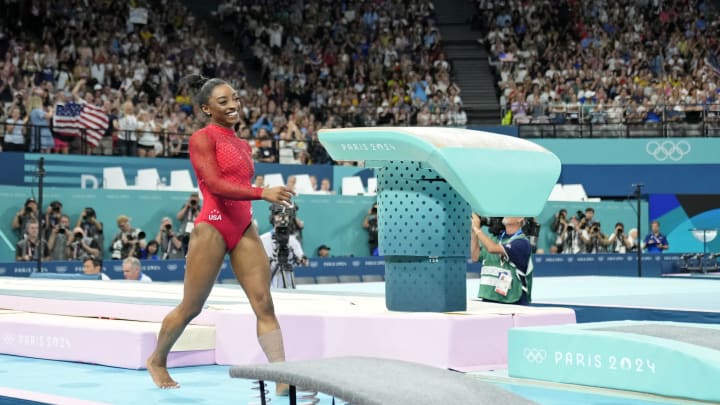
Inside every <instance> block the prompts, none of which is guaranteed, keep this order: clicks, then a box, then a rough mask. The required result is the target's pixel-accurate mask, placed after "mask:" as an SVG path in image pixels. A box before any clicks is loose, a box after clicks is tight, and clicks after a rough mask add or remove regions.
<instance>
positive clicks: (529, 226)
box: [522, 217, 541, 254]
mask: <svg viewBox="0 0 720 405" xmlns="http://www.w3.org/2000/svg"><path fill="white" fill-rule="evenodd" d="M540 226H541V225H540V223H539V222H538V221H537V220H536V219H535V218H530V217H528V218H525V224H524V225H523V227H522V231H523V233H524V234H525V236H527V238H528V241H530V249H531V252H532V254H535V252H537V241H538V237H539V236H540Z"/></svg>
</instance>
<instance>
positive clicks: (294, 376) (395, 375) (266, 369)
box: [230, 357, 535, 405]
mask: <svg viewBox="0 0 720 405" xmlns="http://www.w3.org/2000/svg"><path fill="white" fill-rule="evenodd" d="M230 376H231V377H233V378H246V379H253V380H263V381H276V382H278V381H279V382H284V383H287V384H290V385H292V386H295V387H302V388H303V389H304V390H308V391H317V392H322V393H325V394H328V395H332V396H334V397H337V398H341V399H343V400H344V401H347V402H349V403H350V404H352V405H400V404H413V405H424V404H427V405H437V404H502V405H524V404H534V403H535V402H532V401H529V400H527V399H525V398H523V397H520V396H518V395H516V394H513V393H511V392H509V391H506V390H504V389H502V388H500V387H497V386H495V385H492V384H489V383H486V382H483V381H479V380H477V379H474V378H472V377H470V376H466V375H464V374H461V373H457V372H453V371H448V370H444V369H440V368H435V367H430V366H425V365H421V364H415V363H408V362H404V361H398V360H386V359H376V358H366V357H338V358H331V359H322V360H306V361H296V362H285V363H270V364H259V365H247V366H235V367H232V368H230Z"/></svg>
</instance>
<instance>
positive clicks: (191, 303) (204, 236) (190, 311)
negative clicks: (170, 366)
mask: <svg viewBox="0 0 720 405" xmlns="http://www.w3.org/2000/svg"><path fill="white" fill-rule="evenodd" d="M225 252H226V248H225V240H224V239H223V238H222V236H221V235H220V232H218V231H217V230H216V229H215V228H213V227H212V225H209V224H206V223H199V224H197V226H196V227H195V229H194V230H193V232H192V236H191V239H190V249H189V251H188V255H187V269H186V270H185V284H184V291H183V299H182V302H180V305H178V306H177V307H175V309H173V310H172V311H171V312H170V313H169V314H168V315H167V316H166V317H165V319H164V320H163V322H162V327H161V328H160V334H159V335H158V343H157V347H156V348H155V352H153V354H152V355H151V356H150V358H148V360H147V369H148V372H149V373H150V376H151V377H152V379H153V381H154V382H155V384H157V386H158V387H160V388H179V387H180V385H179V384H178V383H177V382H175V380H173V379H172V378H171V377H170V374H169V373H168V370H167V357H168V353H169V352H170V348H172V346H173V345H174V344H175V341H177V339H178V338H179V337H180V335H181V334H182V332H183V330H184V329H185V326H187V324H188V323H190V321H191V320H192V319H193V318H195V317H196V316H198V315H199V314H200V312H201V311H202V308H203V305H205V300H207V297H208V295H210V291H211V290H212V287H213V284H215V280H216V279H217V276H218V274H219V272H220V267H221V266H222V262H223V259H224V258H225Z"/></svg>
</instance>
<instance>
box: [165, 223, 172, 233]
mask: <svg viewBox="0 0 720 405" xmlns="http://www.w3.org/2000/svg"><path fill="white" fill-rule="evenodd" d="M170 231H172V224H165V232H170Z"/></svg>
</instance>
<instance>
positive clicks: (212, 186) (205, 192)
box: [189, 124, 263, 251]
mask: <svg viewBox="0 0 720 405" xmlns="http://www.w3.org/2000/svg"><path fill="white" fill-rule="evenodd" d="M189 152H190V162H191V163H192V165H193V168H194V169H195V174H196V176H197V179H198V186H199V187H200V192H201V193H202V196H203V199H204V201H203V205H202V210H201V211H200V215H198V217H197V219H196V220H195V224H199V223H201V222H206V223H208V224H210V225H212V226H213V227H214V228H215V229H217V230H218V232H220V235H222V237H223V239H225V245H226V247H227V250H228V251H230V250H232V249H233V248H234V247H235V245H237V243H238V242H239V241H240V238H242V235H243V233H245V230H247V228H248V226H250V223H251V222H252V214H251V208H252V207H251V202H250V201H251V200H259V199H261V198H262V192H263V189H262V188H258V187H253V186H252V184H251V180H252V178H253V176H254V175H255V166H254V165H253V160H252V149H251V148H250V145H248V143H247V141H245V140H243V139H240V138H237V137H236V136H235V131H233V130H232V129H231V128H225V127H222V126H219V125H216V124H209V125H208V126H206V127H205V128H203V129H201V130H199V131H197V132H195V133H194V134H192V136H191V137H190V145H189Z"/></svg>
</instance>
